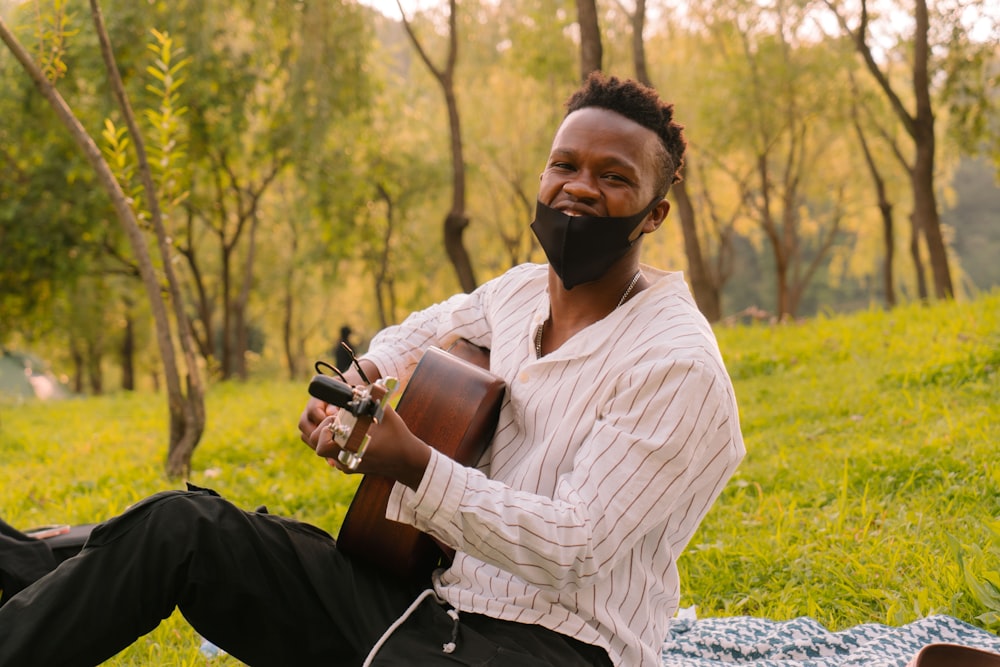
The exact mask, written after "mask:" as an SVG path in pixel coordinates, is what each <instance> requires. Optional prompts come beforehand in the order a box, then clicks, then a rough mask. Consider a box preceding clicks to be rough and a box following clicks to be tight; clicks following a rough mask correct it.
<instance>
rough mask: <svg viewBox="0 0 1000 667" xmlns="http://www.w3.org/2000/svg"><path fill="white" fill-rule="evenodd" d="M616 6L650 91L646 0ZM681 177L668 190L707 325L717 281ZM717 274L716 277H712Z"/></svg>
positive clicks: (714, 309) (715, 305) (715, 310)
mask: <svg viewBox="0 0 1000 667" xmlns="http://www.w3.org/2000/svg"><path fill="white" fill-rule="evenodd" d="M618 6H619V7H620V9H621V11H622V12H623V13H624V14H625V15H626V16H627V17H628V19H629V23H630V25H631V27H632V59H633V62H634V64H635V76H636V80H637V81H639V82H641V83H643V84H645V85H647V86H650V87H651V88H654V87H655V86H654V85H653V81H652V79H651V78H650V76H649V68H648V67H647V65H646V41H645V38H644V35H643V31H644V29H645V25H646V0H636V3H635V11H633V12H631V13H629V11H628V9H626V8H625V6H624V5H623V4H622V3H621V2H619V3H618ZM690 154H691V147H690V146H689V148H688V154H687V158H686V159H687V160H690ZM681 174H682V178H681V180H680V181H678V182H677V183H674V184H673V186H672V187H671V191H672V192H673V195H674V200H675V201H676V202H677V219H678V222H679V223H680V227H681V233H682V235H683V237H684V256H685V257H686V258H687V266H688V280H689V281H690V284H691V291H692V293H693V294H694V300H695V303H697V304H698V310H700V311H701V313H702V314H703V315H704V316H705V317H706V318H707V319H708V321H709V322H716V321H718V320H719V319H721V318H722V299H721V289H722V285H721V284H720V283H719V282H718V281H713V280H712V277H711V275H710V272H709V269H708V267H707V261H706V257H705V255H704V253H703V252H702V248H701V240H700V239H699V237H698V225H697V219H696V216H695V208H694V204H693V203H692V201H691V197H690V196H689V195H688V191H687V184H686V183H685V180H686V174H687V169H686V168H684V167H682V168H681ZM720 275H721V274H716V276H720Z"/></svg>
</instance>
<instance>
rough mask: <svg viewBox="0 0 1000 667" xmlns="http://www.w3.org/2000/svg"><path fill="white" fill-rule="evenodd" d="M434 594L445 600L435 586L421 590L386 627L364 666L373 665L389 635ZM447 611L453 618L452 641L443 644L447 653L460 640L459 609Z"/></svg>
mask: <svg viewBox="0 0 1000 667" xmlns="http://www.w3.org/2000/svg"><path fill="white" fill-rule="evenodd" d="M432 595H433V596H434V599H435V600H437V601H438V602H439V603H442V602H443V600H441V599H440V598H438V597H437V595H436V594H435V593H434V589H433V588H428V589H427V590H425V591H423V592H421V593H420V595H418V596H417V599H416V600H414V601H413V602H411V603H410V606H409V607H407V608H406V611H404V612H403V614H402V615H401V616H400V617H399V618H397V619H396V620H395V621H393V623H392V625H390V626H389V627H388V628H386V630H385V632H383V633H382V636H381V637H379V638H378V641H377V642H375V646H373V647H372V650H371V651H369V652H368V657H367V658H365V662H364V664H363V665H362V667H370V666H371V664H372V660H374V659H375V656H376V655H377V654H378V652H379V651H380V650H381V649H382V646H383V645H384V644H385V643H386V642H387V641H388V640H389V637H390V636H392V633H393V632H395V631H396V630H397V629H398V628H399V626H401V625H402V624H403V623H405V622H406V619H408V618H409V617H410V616H411V615H412V614H413V612H414V611H416V609H417V607H419V606H420V603H421V602H423V601H424V600H426V599H427V598H429V597H430V596H432ZM447 613H448V616H449V617H450V618H451V620H452V627H451V641H450V642H448V643H447V644H444V645H443V646H441V650H442V651H444V652H445V653H452V652H454V650H455V647H456V646H457V644H456V642H457V641H458V611H457V610H455V609H449V610H448V612H447Z"/></svg>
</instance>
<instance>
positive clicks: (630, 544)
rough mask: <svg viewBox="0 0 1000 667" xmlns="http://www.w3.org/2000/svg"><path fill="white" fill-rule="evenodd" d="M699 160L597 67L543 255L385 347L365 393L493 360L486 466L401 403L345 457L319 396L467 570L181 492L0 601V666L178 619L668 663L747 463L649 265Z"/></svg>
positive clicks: (280, 634)
mask: <svg viewBox="0 0 1000 667" xmlns="http://www.w3.org/2000/svg"><path fill="white" fill-rule="evenodd" d="M684 146H685V142H684V139H683V136H682V133H681V127H680V126H679V125H677V124H676V123H675V122H674V121H673V107H672V106H671V105H669V104H665V103H663V102H662V101H661V100H660V99H659V98H658V96H657V95H656V93H655V92H654V91H653V90H651V89H648V88H646V87H644V86H641V85H639V84H637V83H635V82H631V81H621V80H618V79H615V78H605V77H603V76H600V75H593V76H591V77H590V78H589V79H588V81H587V82H586V84H585V85H584V86H583V87H582V88H581V89H580V90H579V91H577V92H576V93H575V94H574V95H572V96H571V97H570V99H569V101H568V104H567V114H566V116H565V118H564V119H563V122H562V124H561V125H560V127H559V129H558V131H557V132H556V135H555V138H554V140H553V143H552V148H551V153H550V156H549V159H548V163H547V164H546V166H545V169H544V171H543V172H542V175H541V183H540V187H539V194H538V206H537V213H536V218H535V221H534V223H533V224H532V229H533V230H534V232H535V234H536V236H537V237H538V239H539V241H540V243H541V245H542V248H543V249H544V251H545V253H546V256H547V257H548V259H549V263H548V264H547V265H534V264H530V265H522V266H518V267H516V268H514V269H511V270H510V271H508V272H507V273H505V274H503V275H502V276H500V277H498V278H496V279H494V280H492V281H490V282H488V283H486V284H484V285H482V286H481V287H479V288H478V289H476V290H475V291H474V292H472V293H471V294H459V295H456V296H453V297H452V298H450V299H448V300H447V301H444V302H442V303H439V304H437V305H434V306H432V307H430V308H428V309H426V310H424V311H421V312H419V313H415V314H413V315H411V316H410V317H409V318H407V319H406V321H404V322H403V323H402V324H401V325H398V326H394V327H390V328H388V329H386V330H385V331H383V332H382V333H380V334H379V335H378V336H376V337H375V338H374V339H373V340H372V342H371V344H370V348H369V351H368V352H367V353H366V354H365V355H364V356H363V357H362V359H361V361H360V365H361V366H362V368H363V369H364V371H365V373H366V375H367V376H368V377H369V378H370V379H372V380H374V379H376V378H379V377H386V376H389V375H392V376H396V377H399V378H402V379H404V380H405V379H406V378H408V377H409V376H410V374H411V373H412V372H413V369H414V367H415V365H416V363H417V361H418V360H419V359H420V357H421V354H422V353H423V351H424V350H426V349H427V348H428V347H429V346H432V345H436V346H438V347H443V348H447V347H448V346H449V345H451V344H452V343H453V342H454V341H456V340H458V339H467V340H469V341H471V342H472V343H473V344H475V345H478V346H481V347H485V348H489V349H490V350H491V361H490V370H491V371H492V372H493V373H494V374H496V375H498V376H499V377H501V378H502V379H503V380H504V381H505V382H506V384H507V397H506V399H505V400H504V403H503V406H502V408H501V413H500V419H499V424H498V426H497V429H496V433H495V436H494V438H493V441H492V443H491V445H490V447H489V449H488V450H487V451H486V453H485V454H484V456H483V458H482V460H480V461H479V463H478V464H477V466H476V467H474V468H473V467H466V466H463V465H460V464H458V463H456V462H454V461H452V460H450V459H448V458H447V457H445V456H444V455H442V454H440V453H438V452H437V451H436V450H434V449H432V448H431V447H430V446H428V445H427V444H426V443H424V442H422V441H421V440H420V439H419V438H417V437H416V436H414V435H413V434H412V433H411V432H410V431H409V429H408V428H407V426H406V424H404V423H403V421H402V420H401V419H400V418H399V416H398V415H397V414H396V413H395V412H394V411H393V410H392V409H391V408H390V409H387V410H386V413H385V415H384V418H383V419H382V420H381V421H380V423H378V424H377V425H376V426H373V427H372V428H371V430H370V435H371V441H370V444H369V445H368V447H367V450H366V451H365V453H364V456H363V458H362V459H361V460H360V462H359V463H357V465H353V463H354V462H353V461H351V459H349V458H347V459H344V460H346V461H348V462H349V463H351V464H352V465H351V467H348V466H347V465H345V464H344V463H341V461H340V457H341V454H342V452H341V449H340V447H338V446H337V445H336V444H335V443H334V442H333V440H332V435H331V430H330V426H331V424H332V423H333V420H334V413H335V412H336V410H335V409H334V408H332V407H331V406H328V405H326V404H324V403H321V402H320V401H318V400H316V399H313V400H310V402H309V403H308V404H307V406H306V408H305V410H304V412H303V414H302V417H301V419H300V422H299V429H300V431H301V433H302V438H303V440H305V441H306V443H307V444H308V445H309V446H310V447H312V448H313V449H315V451H316V453H317V454H319V455H320V456H323V457H325V458H327V459H328V460H329V461H330V462H331V464H332V465H333V466H335V467H337V468H339V469H340V470H343V471H344V472H347V473H374V474H378V475H382V476H386V477H389V478H391V479H394V480H397V482H396V486H395V488H394V490H393V496H392V498H391V500H390V503H389V508H388V510H387V515H388V516H389V518H392V519H394V520H397V521H401V522H405V523H408V524H412V525H414V526H416V527H417V528H419V529H421V530H423V531H425V532H427V533H430V534H431V535H433V536H435V537H437V538H438V539H439V540H440V541H442V542H444V543H446V544H448V545H450V546H451V547H453V548H455V549H456V550H457V552H458V553H457V555H456V557H455V559H454V562H453V563H452V564H451V566H450V567H449V568H447V569H444V570H440V571H438V572H436V573H435V574H434V576H433V577H432V578H431V579H430V580H429V581H425V582H420V585H419V586H414V585H411V584H409V583H405V582H401V581H399V580H396V579H394V578H392V577H391V576H389V575H387V574H385V573H381V572H377V571H374V570H372V569H370V568H369V566H368V565H367V564H366V563H364V562H359V561H356V560H353V559H351V558H349V557H347V556H345V555H344V554H343V553H341V552H340V551H338V549H337V547H336V545H335V543H334V540H333V539H332V538H331V537H330V536H329V535H327V534H326V533H325V532H323V531H321V530H319V529H317V528H314V527H311V526H308V525H305V524H302V523H299V522H295V521H292V520H288V519H283V518H280V517H275V516H270V515H264V514H257V513H251V512H244V511H241V510H239V509H238V508H236V507H234V506H233V505H231V504H230V503H228V502H226V501H225V500H223V499H222V498H220V497H218V496H217V495H216V494H214V493H213V492H211V491H207V490H203V489H192V490H190V491H187V492H180V491H170V492H165V493H161V494H157V495H156V496H153V497H152V498H149V499H147V500H145V501H143V502H141V503H139V504H138V505H136V506H135V507H133V508H131V509H130V510H129V511H127V512H126V513H125V514H123V515H122V516H120V517H118V518H116V519H113V520H111V521H109V522H107V523H106V524H103V525H101V526H100V527H98V528H97V529H96V530H95V531H94V534H93V536H92V538H91V539H90V542H89V543H88V545H87V546H86V547H85V548H84V550H83V552H82V553H81V554H80V555H79V556H77V557H76V558H73V559H70V560H69V561H67V562H66V563H64V564H63V565H62V566H60V567H59V568H58V569H56V570H55V571H54V572H53V573H52V574H50V575H48V576H47V577H45V578H43V579H42V580H40V581H38V582H36V583H35V584H34V585H33V586H31V587H29V588H27V589H26V590H24V591H23V592H21V593H20V594H19V595H17V596H15V597H14V598H13V599H12V600H11V601H10V602H9V603H8V604H7V605H6V606H4V607H3V608H2V609H0V665H4V666H8V665H11V666H12V665H92V664H96V663H99V662H101V661H102V660H105V659H106V658H108V657H109V656H112V655H114V654H115V653H116V652H118V651H120V650H121V649H122V648H124V647H125V646H127V645H129V644H130V643H131V642H133V641H134V640H135V639H136V638H137V637H139V636H141V635H143V634H145V633H147V632H149V631H150V630H152V629H153V628H154V627H156V625H157V624H158V623H159V622H160V620H161V619H163V618H165V617H167V616H168V615H170V614H171V613H172V611H173V610H174V608H175V607H179V608H180V610H181V612H182V613H183V614H184V616H185V617H186V618H187V620H188V621H189V622H190V623H191V624H192V625H193V626H194V627H195V629H197V630H198V632H200V633H201V634H202V635H203V636H205V637H206V638H208V639H209V640H211V641H212V642H214V643H215V644H217V645H219V646H221V647H222V648H223V649H225V650H226V651H228V652H229V653H231V654H232V655H234V656H236V657H237V658H239V659H241V660H243V661H245V662H247V663H249V664H252V665H318V664H324V665H361V664H376V665H495V666H502V665H509V666H514V665H517V666H518V667H531V666H541V665H552V666H555V665H558V666H560V667H567V666H570V667H572V666H574V665H580V666H583V665H627V666H628V667H656V666H658V665H659V664H660V646H661V643H662V641H663V638H664V636H665V634H666V627H667V623H668V621H669V619H670V617H671V616H672V615H673V613H674V611H675V610H676V609H677V605H678V601H679V597H680V583H679V578H678V572H677V557H678V555H679V554H680V553H681V551H682V550H683V549H684V547H685V546H686V545H687V543H688V541H689V540H690V538H691V536H692V534H693V533H694V531H695V529H696V528H697V526H698V524H699V523H700V522H701V520H702V518H703V517H704V516H705V513H706V512H707V511H708V509H709V507H710V506H711V504H712V503H713V502H714V500H715V499H716V497H717V496H718V495H719V493H720V492H721V490H722V488H723V486H724V485H725V483H726V481H727V480H728V479H729V477H730V476H731V475H732V473H733V471H734V470H735V468H736V466H737V464H738V462H739V461H740V459H741V458H742V456H743V454H744V446H743V440H742V437H741V435H740V429H739V421H738V414H737V406H736V400H735V398H734V395H733V389H732V384H731V382H730V380H729V377H728V374H727V373H726V370H725V368H724V366H723V362H722V358H721V356H720V354H719V350H718V347H717V345H716V342H715V338H714V336H713V334H712V330H711V328H710V327H709V325H708V323H707V322H706V321H705V319H704V318H703V317H702V316H701V315H700V314H699V312H698V310H697V308H696V307H695V304H694V302H693V299H692V298H691V295H690V292H689V291H688V289H687V287H686V285H685V284H684V280H683V277H682V276H681V274H679V273H666V272H663V271H659V270H657V269H653V268H650V267H648V266H644V265H643V266H640V264H639V253H640V248H641V246H642V237H643V235H645V234H650V233H653V232H655V231H656V230H657V229H658V228H659V227H660V225H661V224H662V223H663V221H664V219H665V217H666V215H667V212H668V209H669V205H668V203H667V201H666V200H665V199H664V197H665V195H666V194H667V191H668V189H669V187H670V185H671V183H673V182H674V181H675V180H676V179H677V178H678V176H677V174H678V170H679V169H680V166H681V161H682V157H683V153H684ZM349 379H351V380H353V381H355V382H357V381H360V375H359V374H358V373H357V371H352V372H351V373H350V376H349ZM421 588H423V589H426V590H427V591H429V593H423V594H422V593H421Z"/></svg>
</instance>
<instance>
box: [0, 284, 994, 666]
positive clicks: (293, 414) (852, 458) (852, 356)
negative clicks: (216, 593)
mask: <svg viewBox="0 0 1000 667" xmlns="http://www.w3.org/2000/svg"><path fill="white" fill-rule="evenodd" d="M717 331H718V335H719V339H720V344H721V346H722V350H723V354H724V356H725V357H726V359H727V362H728V366H729V369H730V372H731V374H732V376H733V379H734V382H735V385H736V391H737V396H738V398H739V401H740V406H741V419H742V425H743V430H744V434H745V437H746V443H747V450H748V454H747V458H746V460H745V462H744V464H743V465H742V467H741V468H740V470H739V471H738V472H737V475H736V477H735V478H734V479H733V480H732V482H731V483H730V484H729V486H728V487H727V489H726V490H725V491H724V492H723V495H722V497H721V498H720V499H719V501H718V502H717V503H716V505H715V507H714V508H713V509H712V510H711V512H710V513H709V515H708V517H707V519H706V521H705V523H704V524H703V525H702V527H701V528H700V529H699V530H698V532H697V533H696V534H695V536H694V538H693V539H692V541H691V544H690V545H689V547H688V550H687V551H686V552H685V554H684V555H683V556H682V557H681V560H680V565H681V570H682V581H683V588H682V590H683V599H682V605H683V606H691V605H694V606H696V607H697V609H698V613H699V615H700V616H726V615H753V616H761V617H769V618H774V619H784V618H791V617H797V616H802V615H808V616H812V617H814V618H816V619H818V620H819V621H820V622H821V623H823V624H825V625H827V626H829V627H831V628H844V627H847V626H851V625H854V624H858V623H866V622H882V623H889V624H901V623H906V622H908V621H911V620H914V619H916V618H919V617H921V616H925V615H929V614H935V613H944V614H950V615H954V616H956V617H958V618H960V619H962V620H964V621H967V622H969V623H973V624H975V625H979V626H981V627H985V628H988V629H991V630H993V631H997V630H1000V566H998V563H1000V534H998V523H1000V466H997V465H996V444H997V442H1000V293H998V292H993V293H991V294H989V295H986V296H983V297H981V298H979V299H977V300H976V301H974V302H972V303H943V304H937V305H934V306H930V307H924V306H908V307H904V308H899V309H896V310H894V311H892V312H888V313H887V312H882V311H877V310H872V311H869V312H863V313H858V314H855V315H851V316H823V317H819V318H816V319H815V320H811V321H808V322H802V323H791V324H784V325H774V326H772V325H767V324H755V325H752V326H732V327H720V328H719V329H718V330H717ZM305 399H306V393H305V387H304V385H303V384H301V383H278V382H273V383H271V382H269V383H255V384H254V383H251V384H235V383H223V384H219V385H216V386H215V387H214V388H213V389H212V390H211V392H210V393H209V396H208V400H207V403H208V405H207V409H208V417H209V418H208V426H207V430H206V433H205V436H204V438H203V441H202V444H201V446H200V447H199V448H198V450H197V451H196V453H195V458H194V461H193V465H194V470H193V474H192V479H191V481H192V482H194V483H196V484H199V485H202V486H209V487H212V488H215V489H216V490H218V491H219V492H220V493H222V494H223V495H224V496H226V497H228V498H229V499H231V500H232V501H233V502H235V503H236V504H237V505H239V506H242V507H245V508H248V509H249V508H254V507H257V506H258V505H261V504H266V505H267V506H268V508H269V510H270V511H271V512H272V513H277V514H283V515H289V516H295V517H297V518H299V519H302V520H305V521H309V522H311V523H314V524H316V525H319V526H321V527H323V528H325V529H327V530H329V531H330V532H335V531H336V528H337V526H339V523H340V521H341V520H342V517H343V515H344V512H345V511H346V507H347V505H348V504H349V502H350V497H351V495H352V493H353V489H354V485H355V483H356V480H352V479H349V478H345V477H343V476H341V475H340V474H339V473H337V472H334V471H333V470H331V469H330V468H329V467H328V466H326V465H325V464H323V463H322V462H321V461H320V460H318V459H316V458H315V457H313V456H312V455H311V454H310V453H309V452H308V450H307V449H306V448H305V445H303V444H302V443H301V441H299V439H298V436H297V431H296V427H295V424H296V422H297V420H298V415H299V412H300V410H301V408H302V405H303V404H304V401H305ZM163 419H164V416H163V415H162V405H161V401H160V400H159V399H151V397H149V396H148V395H143V394H120V395H117V396H105V397H96V398H86V399H75V400H71V401H67V402H63V403H59V404H52V403H49V404H42V403H26V404H20V405H17V404H0V459H2V460H3V461H4V465H3V466H2V467H0V512H2V516H3V518H4V519H5V520H7V521H9V522H10V523H12V524H14V525H16V526H20V527H29V526H34V525H42V524H47V523H61V522H68V523H80V522H90V521H95V520H100V519H105V518H107V517H110V516H112V515H114V514H116V513H118V512H120V511H121V510H123V509H124V508H125V507H126V506H127V505H129V504H130V503H133V502H135V501H137V500H139V499H140V498H142V497H144V496H146V495H148V494H150V493H154V492H156V491H160V490H163V489H165V488H169V485H168V483H167V482H165V481H164V479H163V476H162V471H161V467H160V464H159V462H160V451H161V449H162V444H161V439H162V437H163V436H162V434H163V433H164V425H163V423H162V422H163ZM198 646H199V639H198V637H197V636H196V635H195V634H194V632H193V631H192V630H191V629H190V628H188V627H187V626H186V624H184V622H183V620H182V619H181V618H180V617H179V615H177V614H175V615H174V617H172V618H171V619H169V621H167V622H165V623H164V624H163V625H161V627H160V628H158V629H157V630H156V631H155V632H153V633H151V634H150V635H148V636H147V637H145V638H143V639H141V640H140V641H138V642H137V643H136V644H135V645H134V646H133V647H131V648H130V649H128V650H127V651H125V652H124V653H123V654H121V655H120V656H119V657H117V658H115V659H114V660H112V661H110V662H109V663H108V664H111V665H143V664H152V663H154V662H155V663H159V664H178V665H186V664H192V665H193V664H202V662H203V659H201V658H199V654H198ZM227 663H229V664H238V663H236V661H234V660H232V658H226V659H224V660H221V661H219V664H227Z"/></svg>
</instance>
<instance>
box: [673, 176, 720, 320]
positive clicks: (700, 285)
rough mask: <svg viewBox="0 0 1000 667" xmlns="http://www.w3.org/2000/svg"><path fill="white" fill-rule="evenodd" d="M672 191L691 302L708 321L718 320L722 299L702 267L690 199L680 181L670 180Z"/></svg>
mask: <svg viewBox="0 0 1000 667" xmlns="http://www.w3.org/2000/svg"><path fill="white" fill-rule="evenodd" d="M673 192H674V199H675V200H676V201H677V217H678V218H679V219H680V223H681V232H682V233H683V235H684V255H685V256H686V257H687V262H688V280H690V281H691V291H692V293H693V294H694V300H695V303H696V304H698V310H700V311H701V313H702V315H704V316H705V318H706V319H707V320H708V321H709V322H718V321H719V320H720V319H722V300H721V298H720V295H719V290H718V288H717V287H716V286H715V285H713V284H712V280H711V278H710V277H709V272H708V269H707V268H706V266H705V256H704V254H702V251H701V241H700V240H699V239H698V228H697V225H696V224H695V215H694V206H692V205H691V198H690V197H689V196H688V191H687V187H685V185H684V181H680V182H679V183H674V185H673Z"/></svg>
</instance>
